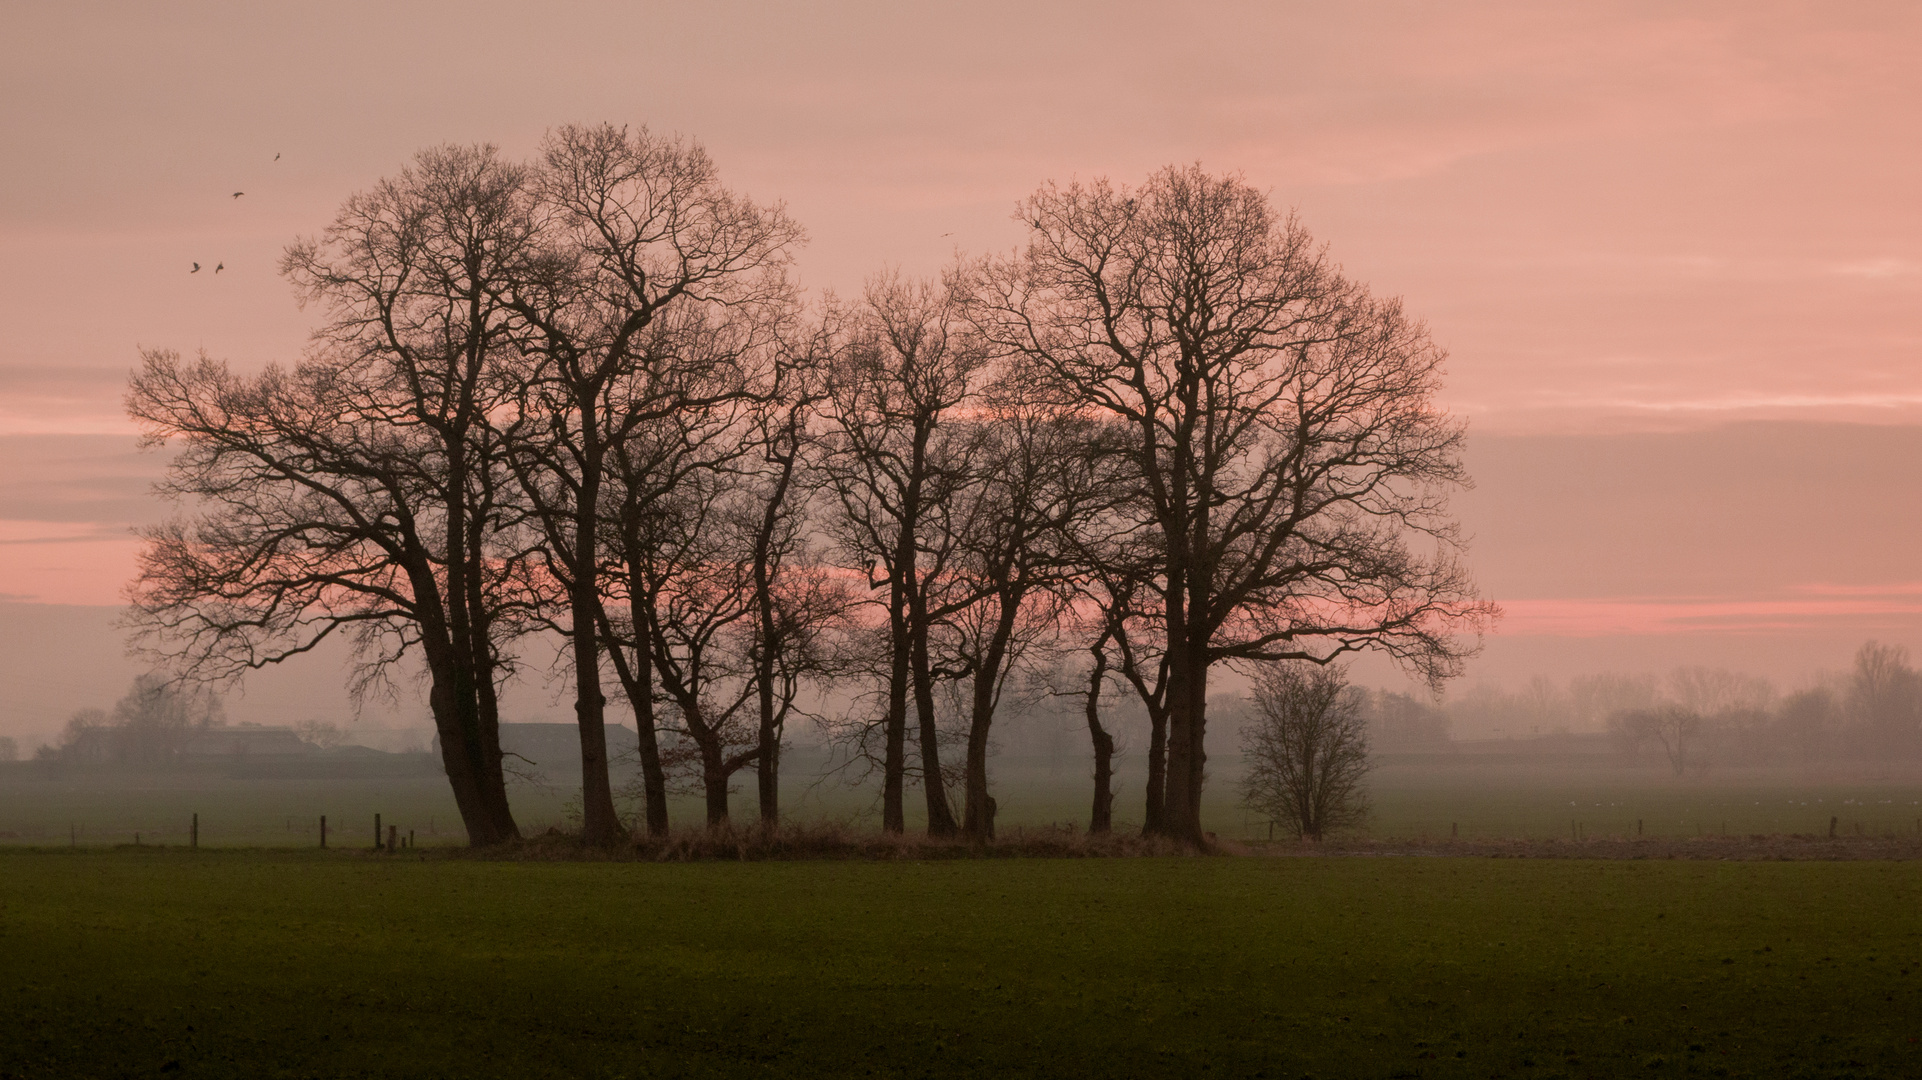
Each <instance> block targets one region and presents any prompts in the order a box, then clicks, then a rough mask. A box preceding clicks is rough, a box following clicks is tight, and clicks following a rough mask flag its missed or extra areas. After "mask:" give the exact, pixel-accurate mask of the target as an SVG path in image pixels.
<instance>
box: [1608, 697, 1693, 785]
mask: <svg viewBox="0 0 1922 1080" xmlns="http://www.w3.org/2000/svg"><path fill="white" fill-rule="evenodd" d="M1608 723H1609V730H1610V731H1612V732H1621V733H1624V734H1625V735H1626V736H1627V738H1628V739H1629V740H1631V741H1632V743H1633V745H1635V746H1640V745H1641V744H1643V743H1646V742H1657V743H1660V744H1661V746H1662V751H1663V752H1664V753H1665V754H1667V755H1668V763H1669V765H1670V766H1672V767H1673V768H1674V769H1675V775H1677V776H1681V775H1684V774H1685V773H1687V772H1688V770H1689V766H1690V764H1691V757H1690V751H1691V750H1694V749H1696V748H1697V744H1698V743H1699V742H1700V740H1701V738H1702V736H1703V735H1704V734H1705V729H1706V727H1707V724H1706V723H1705V721H1704V720H1703V717H1702V714H1701V713H1699V712H1697V711H1695V710H1694V709H1691V708H1689V707H1687V706H1686V705H1676V704H1673V703H1668V704H1663V705H1657V706H1655V707H1654V708H1649V709H1632V710H1629V711H1627V712H1622V713H1617V714H1616V715H1614V716H1612V717H1610V718H1609V721H1608ZM1692 763H1693V764H1694V765H1695V767H1696V769H1697V770H1698V771H1699V770H1701V769H1703V768H1706V767H1707V763H1706V762H1704V761H1701V760H1700V759H1699V758H1697V759H1695V760H1693V762H1692Z"/></svg>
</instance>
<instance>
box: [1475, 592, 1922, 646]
mask: <svg viewBox="0 0 1922 1080" xmlns="http://www.w3.org/2000/svg"><path fill="white" fill-rule="evenodd" d="M1790 593H1791V595H1787V596H1771V597H1764V598H1736V597H1724V596H1625V597H1553V598H1532V599H1522V600H1503V601H1502V610H1503V612H1504V613H1505V614H1504V617H1503V620H1502V623H1501V626H1500V628H1499V630H1498V632H1499V633H1501V634H1502V635H1504V636H1542V637H1620V636H1664V635H1680V634H1761V633H1774V632H1782V631H1796V630H1810V629H1815V628H1819V627H1832V626H1834V625H1835V624H1836V623H1838V622H1845V621H1846V622H1854V623H1859V624H1861V625H1862V626H1863V627H1864V628H1865V629H1885V628H1888V627H1892V626H1898V625H1899V626H1903V627H1916V626H1918V625H1922V583H1918V582H1898V583H1894V584H1890V585H1840V586H1838V585H1822V584H1815V585H1800V586H1795V587H1793V588H1792V589H1791V590H1790Z"/></svg>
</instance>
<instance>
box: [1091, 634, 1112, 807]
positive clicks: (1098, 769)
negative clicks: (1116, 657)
mask: <svg viewBox="0 0 1922 1080" xmlns="http://www.w3.org/2000/svg"><path fill="white" fill-rule="evenodd" d="M1107 642H1108V638H1107V636H1106V635H1105V634H1104V635H1103V636H1102V637H1101V639H1100V640H1099V641H1097V642H1095V643H1094V645H1093V647H1091V648H1090V649H1089V650H1088V651H1089V652H1091V653H1093V654H1094V665H1093V667H1091V668H1090V669H1089V672H1088V707H1087V715H1088V738H1089V739H1091V740H1092V741H1093V742H1094V806H1093V808H1092V809H1091V810H1090V811H1089V813H1088V833H1089V835H1091V836H1105V835H1107V834H1108V833H1110V832H1112V831H1114V736H1113V735H1110V734H1108V731H1107V729H1106V728H1103V727H1102V726H1101V682H1102V680H1103V679H1104V678H1106V677H1107V674H1108V650H1107V649H1106V648H1105V646H1106V645H1107Z"/></svg>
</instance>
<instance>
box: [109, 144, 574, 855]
mask: <svg viewBox="0 0 1922 1080" xmlns="http://www.w3.org/2000/svg"><path fill="white" fill-rule="evenodd" d="M524 181H525V177H524V174H523V172H522V170H520V169H519V168H518V167H516V166H513V165H511V164H508V163H504V162H502V161H500V160H499V159H498V158H497V156H496V155H495V153H494V152H493V150H492V149H491V148H487V147H443V148H439V149H435V150H429V151H426V152H423V153H422V154H420V155H419V156H418V157H417V158H416V160H415V162H414V163H413V165H412V166H410V167H409V168H407V169H405V170H403V171H402V172H401V174H400V175H398V176H397V177H394V178H391V179H388V180H384V181H382V182H380V183H379V184H377V185H375V186H374V187H373V188H372V189H370V190H368V191H366V192H363V193H361V194H358V195H355V196H353V197H351V198H350V199H348V200H347V202H346V204H345V205H344V206H343V207H342V209H341V211H340V214H339V216H338V217H337V218H336V219H335V221H334V224H333V225H332V226H331V227H330V228H329V229H328V230H327V231H326V232H325V233H324V234H323V235H322V236H321V237H319V238H317V239H314V240H308V241H303V242H300V243H297V244H295V245H293V246H292V247H291V248H290V249H289V250H288V252H287V256H286V259H285V261H284V263H283V272H284V273H285V274H286V275H287V276H288V277H289V278H290V279H292V280H293V281H294V283H295V284H296V285H297V286H298V287H299V288H300V289H301V291H302V295H303V297H304V298H305V299H307V300H310V301H315V302H318V303H320V304H321V305H323V306H324V308H325V309H326V311H327V313H328V315H329V321H328V322H327V323H326V325H325V326H324V327H323V328H322V329H321V330H320V331H319V332H318V333H317V334H316V336H315V348H314V351H313V353H312V355H311V356H310V357H309V358H308V359H307V360H304V361H302V362H301V363H299V364H297V365H296V366H295V367H294V368H293V369H292V370H286V369H282V368H279V367H269V368H267V369H266V370H265V371H264V372H262V373H261V374H259V375H257V376H243V375H238V374H235V373H233V372H232V371H230V370H228V369H227V368H226V367H225V366H224V365H221V364H216V363H214V362H212V361H211V360H208V359H206V358H204V357H203V358H201V359H200V360H199V361H197V362H194V363H182V362H181V361H180V360H179V358H178V357H177V356H176V355H174V354H172V353H169V352H165V351H158V350H156V351H150V352H148V353H147V354H146V355H145V357H144V363H143V366H142V368H141V369H140V370H139V371H138V372H137V373H136V374H135V375H134V377H133V380H132V383H131V386H130V388H129V392H128V397H127V408H128V412H129V413H130V414H131V415H132V416H133V417H134V418H135V419H136V420H137V421H139V422H140V423H141V424H142V425H143V427H144V429H145V430H144V439H145V441H146V442H148V443H149V444H152V445H159V444H171V445H177V446H178V447H179V452H178V453H177V454H176V456H175V457H174V458H173V460H172V461H171V462H170V464H169V467H168V475H167V479H166V480H165V481H164V482H163V483H162V484H161V485H160V490H161V491H162V492H163V493H165V494H168V495H171V496H175V497H178V498H181V499H183V500H187V501H190V502H192V503H194V504H196V505H197V508H198V511H199V512H198V514H197V516H196V517H194V518H193V519H191V520H186V521H176V522H173V523H170V524H168V525H165V526H162V527H159V528H155V529H152V530H149V531H148V532H147V534H146V539H147V547H146V550H145V552H144V553H143V555H142V557H141V563H140V574H139V577H138V578H137V580H136V581H135V582H134V584H133V586H132V587H131V590H130V596H131V600H132V602H133V604H132V614H131V616H130V618H131V620H132V623H133V625H134V626H135V627H136V628H137V629H139V630H140V631H142V632H144V633H145V634H147V635H149V640H150V641H151V642H152V643H153V644H154V647H155V648H156V649H157V650H158V651H159V652H161V653H162V654H164V655H165V656H166V658H167V659H169V660H170V661H171V662H172V663H173V664H174V665H175V666H176V667H177V668H178V669H180V670H182V671H184V672H185V673H187V674H190V675H193V676H196V677H200V678H206V679H212V680H216V681H218V680H223V679H231V678H236V677H239V676H240V675H242V674H244V673H245V672H246V671H249V670H253V669H256V668H260V667H264V666H267V665H270V664H277V663H281V662H283V661H286V660H288V659H291V658H292V657H294V656H298V655H300V654H303V653H305V652H307V651H309V650H311V649H313V648H314V647H315V646H317V645H318V644H320V642H321V641H323V640H325V639H327V638H329V637H332V636H334V635H336V634H345V635H347V636H349V637H350V638H351V639H352V640H353V641H354V643H355V644H356V645H357V647H358V648H359V650H360V655H361V658H362V660H363V666H362V668H361V676H362V680H361V684H360V685H361V686H363V687H364V686H366V685H369V684H370V683H371V682H372V681H373V680H376V679H378V678H380V677H382V676H383V674H384V673H385V672H386V671H387V669H388V668H389V666H390V665H391V664H393V663H394V662H395V661H397V660H399V659H400V658H401V657H403V656H405V655H407V654H409V653H413V652H418V653H419V655H420V657H421V659H422V661H423V663H424V667H425V669H426V673H427V676H428V682H429V693H428V700H429V704H430V706H431V708H432V711H433V716H434V721H435V725H436V727H437V728H438V730H439V734H440V738H441V753H442V760H443V763H444V764H445V766H446V769H447V775H448V779H449V781H450V783H451V784H452V786H453V790H454V797H455V802H456V804H457V805H458V806H459V808H460V813H461V817H462V820H463V822H464V823H465V824H466V827H467V831H468V836H469V839H470V840H471V841H472V842H473V843H475V844H488V843H495V842H499V841H503V840H507V839H511V838H512V837H514V836H516V835H517V830H516V828H515V824H514V820H513V816H512V814H511V813H510V812H509V809H508V805H507V798H506V791H505V787H504V785H503V783H502V777H501V766H500V758H501V751H500V745H499V738H498V729H497V725H498V720H499V714H498V704H497V697H496V695H497V691H498V688H499V684H500V682H501V681H502V680H503V678H504V677H505V675H506V672H507V661H506V658H505V657H504V655H503V653H502V647H503V643H504V641H505V640H506V639H507V638H509V637H511V636H512V635H513V634H514V633H515V632H516V631H517V629H518V627H519V626H520V624H521V623H522V621H523V619H524V617H525V615H526V613H527V611H528V610H529V607H530V605H531V604H532V603H534V602H535V601H536V600H537V599H538V598H537V597H536V596H535V595H534V586H535V584H536V583H535V582H534V581H533V580H532V579H531V578H530V577H529V576H528V575H527V574H526V573H525V570H526V563H525V560H524V559H523V557H522V555H523V551H524V549H523V547H522V545H521V543H520V535H519V529H518V519H517V514H516V512H515V510H514V508H513V504H512V502H511V500H508V499H507V498H505V494H506V493H505V491H504V486H505V482H506V480H507V477H506V471H505V467H504V464H503V462H502V458H501V453H500V445H499V439H498V436H497V434H496V433H495V432H494V430H493V429H492V427H491V424H490V422H489V417H490V414H491V413H492V412H493V411H494V410H496V409H498V408H499V407H500V406H501V405H502V403H503V402H504V401H505V400H507V399H508V397H509V396H510V394H511V387H510V385H509V384H508V383H506V382H504V381H503V378H502V373H501V360H502V357H503V355H506V354H508V353H510V352H511V345H510V339H511V336H512V333H513V331H512V330H511V329H510V327H509V325H508V323H509V320H508V319H507V318H506V316H505V313H504V312H503V311H502V310H501V308H500V306H499V305H498V304H497V303H496V302H495V301H494V299H493V294H494V291H495V290H496V289H497V288H498V286H499V284H500V281H501V279H502V275H503V274H504V273H506V272H507V269H508V267H509V266H510V265H511V264H512V263H514V262H515V261H516V260H517V259H518V258H519V257H520V253H521V251H522V250H523V249H524V248H525V246H526V245H527V243H528V242H529V236H530V231H531V226H530V223H529V221H528V220H527V218H526V217H525V215H524V214H523V213H522V205H521V202H520V193H521V190H522V185H523V183H524Z"/></svg>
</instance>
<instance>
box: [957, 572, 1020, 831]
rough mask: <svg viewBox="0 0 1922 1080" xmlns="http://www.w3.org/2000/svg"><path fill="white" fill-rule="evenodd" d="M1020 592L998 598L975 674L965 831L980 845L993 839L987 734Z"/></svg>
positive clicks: (965, 785) (966, 773) (965, 774)
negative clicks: (985, 648)
mask: <svg viewBox="0 0 1922 1080" xmlns="http://www.w3.org/2000/svg"><path fill="white" fill-rule="evenodd" d="M1021 592H1022V588H1021V586H1019V585H1015V586H1012V587H1011V588H1010V590H1009V591H1007V592H1004V593H1003V594H1002V595H1001V596H1000V597H999V602H1000V605H1001V606H1000V610H999V612H998V613H997V617H996V619H995V623H994V636H993V637H992V638H991V639H989V641H988V648H987V651H986V652H985V653H984V654H983V655H982V657H981V663H980V665H979V666H978V667H976V668H975V672H974V701H973V702H972V708H971V709H970V711H969V716H968V758H967V763H966V765H965V767H964V769H963V778H964V779H963V789H964V792H965V798H964V801H963V802H962V822H963V826H962V831H963V832H964V833H965V834H966V835H967V837H968V838H969V839H970V840H974V841H977V842H979V841H983V840H992V839H994V812H993V810H992V809H991V807H993V805H994V801H993V799H991V798H990V797H989V795H988V734H989V731H990V730H991V728H992V727H993V725H994V705H995V689H996V686H997V685H998V684H999V682H1000V680H1001V667H1002V665H1003V664H1006V663H1007V662H1008V647H1009V644H1010V643H1011V642H1012V641H1013V640H1014V627H1015V619H1016V617H1017V615H1018V614H1019V612H1020V610H1021Z"/></svg>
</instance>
